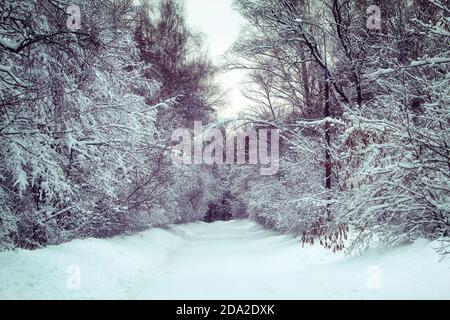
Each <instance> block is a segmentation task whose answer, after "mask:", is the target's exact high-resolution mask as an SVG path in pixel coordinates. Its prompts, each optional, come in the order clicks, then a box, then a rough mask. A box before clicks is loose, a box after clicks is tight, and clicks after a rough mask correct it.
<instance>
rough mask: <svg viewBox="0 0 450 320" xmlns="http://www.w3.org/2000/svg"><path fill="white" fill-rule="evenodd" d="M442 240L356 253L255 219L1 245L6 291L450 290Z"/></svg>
mask: <svg viewBox="0 0 450 320" xmlns="http://www.w3.org/2000/svg"><path fill="white" fill-rule="evenodd" d="M438 245H439V244H438V243H437V242H430V241H427V240H423V239H420V240H417V241H416V242H415V243H414V244H412V245H408V246H403V247H398V248H394V249H389V250H384V251H379V250H372V251H369V252H367V253H365V254H363V255H361V256H347V255H345V254H343V253H338V254H333V253H332V252H330V251H328V250H325V249H324V248H322V247H321V246H320V245H314V246H305V247H304V248H302V246H301V245H300V243H299V240H298V239H295V238H292V237H290V236H287V235H281V234H278V233H276V232H273V231H268V230H264V229H263V228H262V227H260V226H259V225H257V224H255V223H253V222H251V221H249V220H232V221H227V222H223V221H221V222H214V223H211V224H207V223H202V222H197V223H191V224H186V225H179V226H173V227H171V228H170V229H168V230H162V229H152V230H148V231H145V232H141V233H139V234H136V235H132V236H123V237H115V238H111V239H83V240H75V241H71V242H68V243H65V244H61V245H56V246H48V247H46V248H44V249H38V250H33V251H29V250H15V251H8V252H0V298H1V299H113V298H114V299H450V262H449V261H448V260H450V259H445V260H443V261H440V260H441V258H440V256H439V255H438V254H437V253H436V252H435V250H434V248H435V247H436V246H438ZM74 268H75V269H74ZM73 270H79V280H80V281H79V286H76V288H73V285H72V286H71V285H69V286H68V285H67V284H68V282H70V281H71V280H70V279H72V280H73V278H71V277H73V276H74V273H73ZM77 275H78V273H77V274H76V276H77Z"/></svg>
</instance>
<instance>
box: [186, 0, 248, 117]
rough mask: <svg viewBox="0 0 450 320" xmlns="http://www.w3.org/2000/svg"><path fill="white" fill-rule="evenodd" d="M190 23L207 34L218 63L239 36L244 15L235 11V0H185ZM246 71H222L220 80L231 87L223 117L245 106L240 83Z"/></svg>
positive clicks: (209, 45)
mask: <svg viewBox="0 0 450 320" xmlns="http://www.w3.org/2000/svg"><path fill="white" fill-rule="evenodd" d="M185 3H186V11H187V18H188V23H189V25H191V26H192V27H194V28H195V29H197V30H198V31H201V32H202V33H204V34H205V35H206V41H207V43H208V48H209V51H210V53H211V55H212V57H213V59H214V61H215V62H217V63H219V62H220V61H221V60H220V57H221V56H222V55H223V54H224V53H225V52H226V51H227V50H228V48H229V47H230V46H231V45H232V44H233V42H234V41H235V40H236V39H237V38H238V36H239V32H240V29H241V27H242V26H243V25H244V20H243V18H242V17H241V16H240V15H239V14H238V13H237V12H236V11H234V10H233V8H232V3H233V0H185ZM241 80H242V73H241V72H238V71H233V72H227V73H225V74H222V76H221V77H220V82H221V83H222V86H223V87H224V89H226V90H229V94H228V100H229V101H230V105H229V106H227V107H225V108H224V109H223V110H220V111H219V116H220V117H222V118H224V117H229V116H232V115H233V114H236V113H237V112H239V110H241V109H242V108H244V107H245V104H246V100H245V98H244V97H243V96H242V94H241V91H240V88H239V83H240V82H241Z"/></svg>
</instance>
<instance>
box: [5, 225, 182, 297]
mask: <svg viewBox="0 0 450 320" xmlns="http://www.w3.org/2000/svg"><path fill="white" fill-rule="evenodd" d="M184 244H185V241H184V240H183V238H182V237H180V236H179V235H177V234H176V233H174V232H173V231H165V230H162V229H152V230H149V231H145V232H141V233H139V234H136V235H133V236H123V237H115V238H111V239H83V240H74V241H71V242H68V243H65V244H61V245H56V246H48V247H46V248H44V249H38V250H33V251H29V250H15V251H10V252H0V299H81V298H83V299H91V298H94V299H110V298H111V299H112V298H117V297H127V296H129V295H130V294H131V291H132V290H133V289H134V288H136V287H137V286H138V285H139V282H140V281H142V279H144V278H146V277H148V276H149V275H150V274H151V272H153V271H155V270H156V269H157V268H158V267H160V266H161V265H163V264H164V263H166V262H167V261H168V260H170V258H171V256H172V255H173V254H174V253H175V252H176V251H177V250H179V249H180V248H181V247H182V246H183V245H184ZM78 275H79V277H78ZM78 279H80V280H78Z"/></svg>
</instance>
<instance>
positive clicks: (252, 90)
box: [0, 0, 450, 299]
mask: <svg viewBox="0 0 450 320" xmlns="http://www.w3.org/2000/svg"><path fill="white" fill-rule="evenodd" d="M190 1H193V0H187V1H183V0H147V1H133V0H91V1H81V0H2V1H1V4H0V150H1V152H0V298H1V297H3V296H2V290H6V291H5V292H6V297H8V290H10V289H11V288H9V289H8V288H6V289H5V286H6V287H7V286H13V284H11V283H12V282H8V280H6V279H5V278H3V277H2V274H3V273H5V274H6V273H7V272H9V271H8V270H10V269H8V268H10V267H11V266H13V265H14V263H15V262H14V261H15V260H16V258H15V256H14V255H15V254H16V253H17V252H39V251H40V250H42V252H44V250H47V249H48V248H49V247H50V246H51V247H54V248H57V247H59V246H71V244H72V243H78V244H80V245H81V243H82V242H83V241H94V240H91V239H92V238H94V239H110V238H111V239H116V238H117V237H123V236H127V237H133V236H134V235H136V234H144V235H146V234H147V233H145V232H152V231H151V230H156V229H158V230H161V231H160V232H163V230H172V231H170V232H175V231H173V230H178V231H176V232H175V233H183V235H185V236H186V237H187V236H189V235H190V232H192V233H194V231H195V232H200V231H201V232H204V230H209V229H208V228H218V229H217V230H218V231H217V230H216V229H214V230H216V231H217V232H219V231H220V232H221V230H222V229H221V228H226V227H227V226H228V228H234V229H233V230H234V231H233V232H237V235H235V236H240V234H239V232H238V231H239V230H241V231H242V230H244V229H245V228H247V227H248V226H247V225H242V223H247V224H251V225H249V226H250V227H248V228H249V229H248V230H247V229H245V230H247V231H246V232H248V234H247V235H246V238H245V239H253V238H251V237H252V235H254V236H255V237H256V236H257V235H258V234H259V233H260V232H267V235H274V234H276V235H279V236H280V237H281V236H283V237H290V238H289V239H294V242H295V244H293V247H292V248H294V247H295V250H311V248H312V247H314V248H316V249H315V250H323V252H324V253H323V254H324V255H326V256H327V257H331V258H330V259H334V258H332V257H336V256H339V257H340V256H341V255H342V256H353V257H355V256H356V257H358V256H359V257H361V256H362V255H366V254H368V253H370V252H372V251H371V250H372V249H373V248H381V249H382V250H396V248H401V247H405V246H408V245H411V244H414V243H416V244H417V241H418V239H419V241H422V240H423V241H428V242H427V243H433V244H434V246H433V254H434V253H435V254H436V256H438V257H439V260H440V261H442V260H443V259H446V258H447V257H448V256H447V255H448V254H449V253H450V147H449V143H450V105H449V103H450V95H449V91H450V85H449V83H450V73H449V71H450V51H449V40H450V4H449V2H448V1H447V0H399V1H392V0H370V1H369V0H234V1H230V3H231V5H230V7H231V8H232V10H234V11H235V12H236V13H237V14H238V15H239V16H240V17H241V19H242V21H243V26H242V28H241V30H240V33H239V36H238V37H237V38H236V39H235V41H234V43H233V44H232V45H231V46H230V47H229V48H228V49H227V51H226V52H225V53H224V54H223V56H221V58H220V59H213V58H211V55H210V52H209V48H208V38H207V36H205V34H204V33H203V32H202V31H199V30H197V29H196V28H195V27H193V26H191V25H190V23H189V22H188V20H187V14H186V11H187V10H188V7H189V5H190ZM230 10H231V9H230ZM217 23H218V24H219V23H221V22H220V21H217ZM229 72H238V73H239V74H242V86H241V88H240V91H241V94H242V97H243V101H245V102H244V103H245V108H243V109H242V110H239V111H238V112H236V113H235V114H233V116H229V117H221V116H220V115H219V111H220V110H221V109H223V108H225V107H226V106H227V105H228V104H230V99H229V98H228V92H227V90H226V89H225V88H224V85H223V81H221V80H220V79H221V77H222V75H223V74H226V73H229ZM194 121H197V122H199V121H200V122H201V123H202V124H203V132H202V133H201V134H200V135H201V137H204V138H205V141H203V142H200V144H201V145H202V146H203V147H205V150H206V149H207V148H208V141H209V142H210V143H211V144H209V149H208V150H209V151H210V152H211V154H213V155H214V156H215V157H214V159H215V161H206V160H205V159H204V161H200V162H198V163H189V164H187V163H181V164H180V163H178V164H175V163H174V161H173V159H172V155H173V152H174V150H173V148H174V146H175V145H176V143H177V142H179V141H174V139H173V132H174V131H176V130H177V129H180V128H186V130H188V131H189V132H190V133H192V141H191V143H192V144H195V143H196V142H195V140H196V139H198V138H199V136H198V135H197V133H196V132H194V131H195V130H194ZM260 128H265V129H267V130H272V131H270V132H272V134H271V135H270V137H269V138H273V135H274V132H277V134H279V145H277V147H278V148H279V168H277V169H278V170H277V172H276V173H275V174H271V175H261V170H260V169H261V166H262V164H255V163H251V160H250V159H251V157H252V155H251V151H250V149H251V146H250V145H251V144H252V142H251V141H250V140H251V139H250V137H249V135H246V132H249V130H257V129H260ZM211 132H221V133H222V134H223V136H224V137H230V136H232V137H233V135H236V134H241V135H242V136H243V137H244V138H243V139H242V140H239V139H236V144H234V142H235V140H234V138H233V139H230V140H231V141H232V142H233V143H232V147H231V148H233V150H232V151H233V152H234V153H239V151H242V154H244V161H243V162H242V161H241V162H238V163H237V164H234V163H229V162H228V161H227V162H226V161H225V160H222V156H221V155H222V153H226V152H227V153H228V152H229V150H226V151H225V150H224V149H222V148H219V147H218V144H217V143H218V142H219V141H217V140H218V138H217V135H216V136H215V137H214V135H212V134H210V133H211ZM205 136H206V137H205ZM260 136H261V133H260V132H259V133H258V137H260ZM201 137H200V138H201ZM211 137H213V138H211ZM266 138H267V137H266ZM213 141H214V142H215V144H213V143H212V142H213ZM276 142H278V140H277V141H276ZM211 146H213V147H214V146H215V148H213V147H211ZM258 146H259V147H260V145H258ZM226 147H227V148H229V145H228V144H227V146H226ZM274 148H275V145H274V144H273V143H272V145H271V146H270V148H269V150H265V151H267V152H269V153H270V151H273V150H274ZM259 151H260V150H259ZM217 156H219V157H217ZM224 158H225V157H224ZM227 160H229V159H228V158H227ZM233 160H234V159H233ZM277 163H278V162H277ZM218 220H221V221H222V222H220V221H219V222H217V221H218ZM223 220H225V221H226V222H223ZM215 221H216V222H215ZM206 222H208V223H206ZM217 223H222V224H219V225H218V224H217ZM227 223H228V224H227ZM230 223H231V224H232V225H230ZM186 226H191V227H189V228H191V229H183V228H187V227H186ZM209 226H211V227H209ZM214 226H216V227H214ZM217 226H219V227H217ZM230 226H231V227H230ZM244 226H247V227H245V228H244ZM173 228H175V229H173ZM177 228H178V229H177ZM239 228H240V229H239ZM200 229H201V230H200ZM149 230H150V231H149ZM180 230H183V231H180ZM193 230H194V231H193ZM199 230H200V231H199ZM211 230H212V229H211ZM236 230H237V231H236ZM216 231H214V232H216ZM142 232H144V233H142ZM155 232H156V231H155ZM158 232H159V231H158ZM164 232H166V231H164ZM205 232H207V231H205ZM211 232H212V231H211ZM269 232H270V233H269ZM272 232H273V234H272ZM190 236H191V237H194V238H195V237H196V236H197V237H200V236H198V235H190ZM274 237H275V236H274ZM277 237H278V236H277ZM144 238H145V236H144ZM117 239H119V238H117ZM120 239H121V238H120ZM145 239H146V238H145ZM158 239H159V238H158V237H156V236H155V238H153V236H151V237H150V240H151V241H152V243H148V245H149V246H156V247H158V246H159V242H158V241H159V240H158ZM258 239H259V238H258ZM420 239H422V240H420ZM74 241H75V242H74ZM80 241H81V242H80ZM96 241H100V240H96ZM108 241H110V240H108ZM111 241H112V240H111ZM117 241H118V240H117ZM136 241H137V240H136ZM140 241H141V240H140ZM142 241H144V240H142ZM161 241H162V240H161ZM242 241H244V238H243V240H242ZM255 241H256V240H255ZM258 241H262V240H258ZM213 242H214V241H213ZM214 243H215V242H214ZM214 243H213V244H212V245H211V246H214ZM257 244H258V249H257V246H256V245H255V249H252V248H253V247H251V248H250V249H249V250H250V251H252V250H255V251H257V250H260V247H259V245H261V246H263V245H265V242H261V244H260V243H259V242H257ZM221 245H223V244H222V242H220V243H218V247H219V248H220V246H221ZM273 245H275V244H273ZM216 248H217V247H216ZM289 248H290V247H289ZM308 248H309V249H308ZM130 250H131V249H130ZM133 250H134V249H133ZM217 250H218V249H217ZM274 250H275V249H274ZM280 250H282V249H280ZM292 250H294V249H292ZM47 252H48V251H47ZM133 252H134V251H133ZM296 252H297V251H296ZM301 252H308V251H301ZM320 252H322V251H320ZM24 254H25V253H24ZM27 254H34V253H27ZM81 254H82V253H81ZM98 254H99V255H102V253H98ZM207 254H208V253H205V255H207ZM429 254H430V255H431V254H432V253H429ZM305 255H306V254H305ZM280 256H281V254H280ZM33 257H34V256H33ZM36 257H37V253H36ZM277 257H278V256H277ZM33 259H34V258H33ZM136 259H137V258H136ZM277 259H278V258H277ZM279 259H282V258H279ZM2 261H3V262H2ZM289 261H291V260H289ZM444 263H445V262H439V263H438V262H436V264H439V267H438V266H435V267H436V268H439V270H444V271H440V272H441V274H442V275H443V277H444V276H445V279H450V270H449V267H444V266H443V265H444ZM75 264H77V263H75ZM292 264H295V263H292ZM2 265H3V266H4V270H3V271H1V269H2V268H3V267H2ZM8 266H9V267H8ZM65 266H66V265H64V268H65ZM11 268H12V267H11ZM242 268H244V267H242ZM423 268H425V267H423ZM428 271H429V272H430V273H431V272H432V271H430V270H428ZM65 272H66V269H64V270H62V273H63V274H64V275H66V274H65ZM317 272H318V271H317ZM363 272H365V269H364V271H363ZM423 272H427V270H423ZM444 272H446V273H445V275H444ZM22 276H23V277H25V276H24V275H22ZM22 276H21V277H22ZM363 276H364V277H365V276H366V275H365V274H363ZM386 281H387V280H386ZM2 282H3V283H4V286H3V285H2ZM255 282H256V280H255ZM443 283H445V281H443ZM63 285H64V286H65V285H66V284H65V282H64V283H63ZM174 286H175V284H174ZM441 286H444V287H442V288H441V289H442V290H444V291H443V293H442V294H443V296H444V297H446V298H447V299H448V298H450V292H449V288H450V286H449V285H448V283H447V285H445V284H441ZM2 287H3V288H2ZM434 289H436V288H434ZM11 290H12V289H11ZM11 295H12V296H16V295H14V294H11ZM133 297H134V296H133ZM167 297H169V298H170V297H171V296H170V295H169V293H168V295H167ZM251 297H252V296H251ZM268 297H269V298H271V296H270V295H269V296H268Z"/></svg>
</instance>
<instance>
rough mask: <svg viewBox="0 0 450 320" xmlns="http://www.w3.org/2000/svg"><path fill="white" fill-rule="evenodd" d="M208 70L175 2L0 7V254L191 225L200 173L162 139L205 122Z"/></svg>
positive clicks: (200, 193)
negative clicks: (175, 160) (176, 158)
mask: <svg viewBox="0 0 450 320" xmlns="http://www.w3.org/2000/svg"><path fill="white" fill-rule="evenodd" d="M69 5H78V7H79V8H80V11H81V12H80V13H81V14H80V18H81V19H80V21H79V22H80V28H68V27H71V25H70V24H69V26H68V23H67V22H68V20H69V22H70V23H72V24H73V26H75V27H76V21H75V20H73V17H72V16H71V15H72V14H73V12H72V11H70V10H67V9H68V7H69ZM75 19H76V17H75ZM215 72H216V70H215V69H214V68H213V66H212V64H211V63H210V61H209V60H208V59H207V56H206V54H205V50H204V49H203V47H202V39H201V37H200V36H199V35H197V34H195V33H194V32H192V31H191V30H190V29H189V27H188V26H187V24H186V22H185V20H184V12H183V8H182V7H181V6H180V5H179V3H178V2H177V1H174V0H161V1H159V2H158V1H151V2H144V3H143V4H139V5H137V4H136V3H135V2H134V1H132V0H106V1H105V0H93V1H81V0H80V1H75V0H70V1H65V0H62V1H53V0H46V1H37V0H27V1H15V0H6V1H2V2H1V4H0V150H1V152H0V213H1V214H0V247H2V248H8V247H14V246H19V247H24V248H36V247H40V246H43V245H46V244H54V243H59V242H62V241H67V240H69V239H72V238H75V237H86V236H99V237H104V236H111V235H115V234H119V233H124V232H127V231H135V230H141V229H143V228H147V227H149V226H165V225H167V224H169V223H174V222H184V221H191V220H194V219H199V218H201V217H202V216H203V214H204V213H205V212H206V211H207V204H208V202H209V201H210V200H211V199H213V198H214V194H213V193H214V192H213V190H215V188H214V185H213V184H212V182H211V181H212V179H211V173H210V171H209V170H203V168H202V167H198V166H197V167H175V166H172V165H171V162H170V157H169V152H168V148H169V143H168V141H169V140H170V130H171V128H173V127H176V126H179V125H182V124H183V123H185V122H186V121H190V120H193V119H198V118H200V119H204V120H205V121H207V120H212V119H213V117H214V113H212V112H211V111H212V106H213V104H214V103H216V101H215V100H214V99H215V98H216V97H217V94H218V89H217V87H216V86H215V85H214V74H215Z"/></svg>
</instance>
